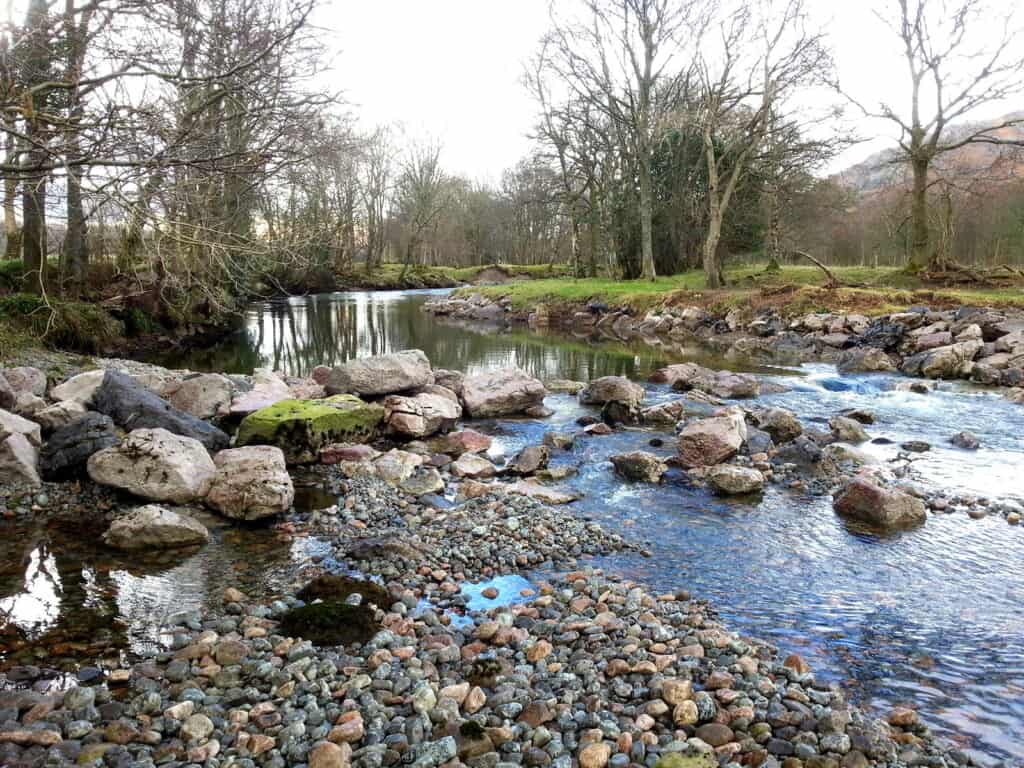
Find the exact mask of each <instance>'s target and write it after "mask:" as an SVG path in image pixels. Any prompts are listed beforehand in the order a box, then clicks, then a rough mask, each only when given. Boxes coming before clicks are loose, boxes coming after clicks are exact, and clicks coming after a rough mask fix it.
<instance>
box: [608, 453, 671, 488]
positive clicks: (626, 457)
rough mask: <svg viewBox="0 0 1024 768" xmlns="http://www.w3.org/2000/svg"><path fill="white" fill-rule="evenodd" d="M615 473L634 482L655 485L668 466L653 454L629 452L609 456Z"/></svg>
mask: <svg viewBox="0 0 1024 768" xmlns="http://www.w3.org/2000/svg"><path fill="white" fill-rule="evenodd" d="M609 459H610V460H611V462H612V466H613V467H615V471H616V472H617V473H618V474H619V475H621V476H622V477H624V478H626V479H627V480H632V481H634V482H645V483H657V482H660V481H661V476H662V475H664V474H665V472H666V471H667V470H668V466H667V465H666V464H665V462H664V461H662V460H661V459H660V458H658V457H657V456H655V455H654V454H653V453H649V452H647V451H630V452H629V453H619V454H616V455H614V456H610V457H609Z"/></svg>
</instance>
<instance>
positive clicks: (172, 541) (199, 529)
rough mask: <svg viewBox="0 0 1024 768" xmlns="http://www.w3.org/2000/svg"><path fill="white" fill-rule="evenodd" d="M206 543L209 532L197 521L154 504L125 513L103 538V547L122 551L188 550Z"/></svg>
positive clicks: (115, 520) (114, 522)
mask: <svg viewBox="0 0 1024 768" xmlns="http://www.w3.org/2000/svg"><path fill="white" fill-rule="evenodd" d="M209 539H210V532H209V531H208V530H206V526H204V525H203V524H202V523H200V522H199V521H198V520H196V519H195V518H193V517H190V516H189V515H186V514H182V513H180V512H177V511H175V510H172V509H168V508H167V507H163V506H160V505H158V504H146V505H145V506H142V507H135V508H134V509H130V510H128V511H127V512H125V513H124V514H121V515H119V516H118V517H116V518H114V521H113V522H112V523H111V524H110V528H108V529H107V532H106V533H104V534H103V541H104V543H106V544H107V546H110V547H114V548H115V549H125V550H137V549H175V548H177V547H191V546H195V545H197V544H205V543H206V542H207V541H209Z"/></svg>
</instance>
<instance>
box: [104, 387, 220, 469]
mask: <svg viewBox="0 0 1024 768" xmlns="http://www.w3.org/2000/svg"><path fill="white" fill-rule="evenodd" d="M92 408H93V410H94V411H98V412H99V413H102V414H105V415H107V416H109V417H110V418H112V419H113V420H114V423H115V424H117V425H118V426H119V427H122V428H124V429H126V430H133V431H134V430H137V429H163V430H166V431H167V432H171V433H173V434H175V435H181V436H182V437H187V438H190V439H192V440H197V441H199V442H200V443H202V444H203V445H204V446H205V447H206V449H207V450H209V451H219V450H220V449H221V448H226V447H227V445H228V440H229V438H228V436H227V435H226V434H224V433H223V432H222V431H221V430H219V429H217V427H215V426H213V425H212V424H210V423H208V422H205V421H203V420H202V419H197V418H196V417H195V416H193V415H192V414H190V413H185V412H184V411H180V410H178V409H177V408H175V407H174V406H173V405H171V404H170V403H168V402H167V401H166V400H164V399H163V398H162V397H160V396H159V395H157V394H156V393H155V392H153V391H152V390H150V389H147V388H146V387H144V386H143V385H142V384H140V383H139V382H137V381H136V380H135V379H133V378H132V377H131V376H129V375H128V374H126V373H122V372H121V371H115V370H108V371H107V372H106V374H105V375H104V377H103V382H102V383H101V384H100V386H99V388H97V389H96V391H95V393H94V394H93V396H92Z"/></svg>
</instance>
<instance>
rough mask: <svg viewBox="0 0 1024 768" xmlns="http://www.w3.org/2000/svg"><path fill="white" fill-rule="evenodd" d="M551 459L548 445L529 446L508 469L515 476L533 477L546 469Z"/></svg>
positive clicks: (517, 455)
mask: <svg viewBox="0 0 1024 768" xmlns="http://www.w3.org/2000/svg"><path fill="white" fill-rule="evenodd" d="M550 459H551V453H550V452H549V451H548V448H547V446H546V445H529V446H527V447H526V448H523V450H521V451H520V452H519V453H518V454H516V457H515V458H514V459H513V460H512V463H511V464H510V465H509V466H508V468H507V469H506V471H507V472H510V473H511V474H514V475H532V474H535V473H536V472H538V471H540V470H542V469H544V468H545V467H547V465H548V461H549V460H550Z"/></svg>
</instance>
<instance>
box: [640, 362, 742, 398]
mask: <svg viewBox="0 0 1024 768" xmlns="http://www.w3.org/2000/svg"><path fill="white" fill-rule="evenodd" d="M651 381H652V382H655V383H657V384H668V385H669V386H671V387H672V389H674V390H676V391H679V392H685V391H687V390H690V389H696V390H699V391H701V392H706V393H708V394H709V395H714V396H715V397H724V398H730V399H739V398H747V397H757V396H758V395H759V394H761V383H760V381H759V380H758V379H757V377H756V376H752V375H750V374H749V373H733V372H732V371H713V370H711V369H710V368H705V367H704V366H702V365H697V364H696V363H677V364H675V365H668V366H666V367H664V368H660V369H658V370H657V371H655V372H654V374H653V375H652V376H651Z"/></svg>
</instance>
